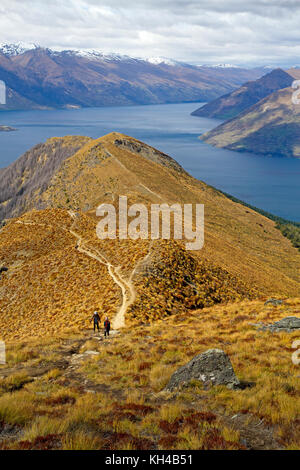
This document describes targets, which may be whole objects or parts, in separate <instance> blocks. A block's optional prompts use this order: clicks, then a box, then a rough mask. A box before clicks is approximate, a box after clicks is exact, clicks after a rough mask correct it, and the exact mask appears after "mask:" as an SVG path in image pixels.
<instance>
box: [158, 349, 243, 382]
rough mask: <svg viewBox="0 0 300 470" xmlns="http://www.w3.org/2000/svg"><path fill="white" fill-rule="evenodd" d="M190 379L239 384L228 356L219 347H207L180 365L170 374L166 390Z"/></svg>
mask: <svg viewBox="0 0 300 470" xmlns="http://www.w3.org/2000/svg"><path fill="white" fill-rule="evenodd" d="M192 379H196V380H199V381H201V382H203V383H210V384H212V385H226V386H227V387H228V388H238V387H239V386H240V381H239V380H238V378H237V377H236V375H235V373H234V370H233V367H232V364H231V361H230V359H229V357H228V356H227V354H226V353H225V352H224V351H222V350H221V349H209V350H208V351H205V352H204V353H202V354H199V355H198V356H195V357H194V358H193V359H192V360H191V361H190V362H188V363H187V364H185V365H184V366H182V367H180V368H179V369H178V370H177V371H176V372H174V374H173V375H172V377H171V379H170V381H169V383H168V385H167V386H166V390H169V391H172V390H174V389H175V388H177V387H179V386H182V385H184V384H188V383H189V382H190V381H191V380H192Z"/></svg>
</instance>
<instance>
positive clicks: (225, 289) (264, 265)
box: [0, 133, 300, 339]
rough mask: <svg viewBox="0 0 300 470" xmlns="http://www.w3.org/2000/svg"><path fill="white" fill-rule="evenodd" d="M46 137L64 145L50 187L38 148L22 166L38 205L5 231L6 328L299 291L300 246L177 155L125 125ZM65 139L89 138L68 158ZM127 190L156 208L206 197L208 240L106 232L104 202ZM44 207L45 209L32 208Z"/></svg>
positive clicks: (28, 201) (58, 326)
mask: <svg viewBox="0 0 300 470" xmlns="http://www.w3.org/2000/svg"><path fill="white" fill-rule="evenodd" d="M82 144H84V145H83V146H82ZM45 145H46V147H45V146H41V147H40V149H41V157H42V156H43V155H45V148H46V149H47V152H48V153H47V156H48V157H49V155H51V152H50V150H49V149H51V148H52V150H53V152H52V155H53V157H52V158H53V159H54V162H53V165H54V163H55V162H56V164H57V167H55V168H56V169H55V170H53V165H49V164H48V163H47V161H48V157H47V158H46V159H45V161H46V163H45V165H44V170H43V172H44V173H43V172H42V175H43V185H42V187H39V186H38V185H36V183H35V179H34V178H29V177H28V174H29V175H33V176H34V175H36V174H37V173H36V170H37V166H39V165H40V163H39V158H38V151H37V150H35V151H34V152H33V154H32V153H30V154H29V155H30V158H29V162H30V163H31V165H32V166H31V167H30V168H28V169H27V171H26V168H23V173H21V174H25V175H26V178H27V181H29V182H30V183H31V184H32V189H33V188H34V191H33V190H32V191H31V192H30V189H29V187H28V194H29V193H30V194H31V197H30V198H24V200H23V203H22V204H23V205H22V210H23V211H24V212H26V213H25V214H24V215H21V216H20V217H18V218H14V219H11V220H8V221H7V222H6V225H5V226H4V227H3V228H2V229H1V232H0V265H2V266H5V267H6V268H8V271H6V272H4V273H2V275H1V280H0V293H1V296H0V312H1V313H0V324H1V336H2V337H4V338H14V339H21V338H23V337H28V336H30V335H32V334H33V332H34V334H36V335H45V334H54V333H56V332H59V331H65V330H68V329H74V328H75V329H76V328H77V329H78V328H83V327H84V326H85V325H86V324H87V321H89V318H90V316H91V313H92V312H93V310H94V309H99V311H100V312H101V314H102V315H104V314H108V315H109V316H110V317H112V318H113V320H114V325H115V326H116V325H117V326H122V325H124V320H125V319H126V322H129V321H131V322H145V321H149V320H150V321H152V320H155V319H158V318H162V317H165V316H168V315H172V314H175V313H181V314H183V315H186V314H187V313H188V312H189V311H192V310H195V309H196V308H201V307H206V306H211V305H213V304H215V303H220V302H224V301H234V300H240V299H243V298H248V299H251V298H253V297H256V296H258V295H276V294H278V295H281V296H291V295H296V294H297V292H299V281H300V280H299V272H300V269H299V268H300V253H299V252H298V251H297V249H296V248H293V247H292V244H291V243H290V241H289V240H287V239H286V238H284V237H283V235H282V234H281V233H280V231H279V230H277V229H276V228H275V223H274V222H272V221H271V220H269V219H267V218H265V217H263V216H261V215H260V214H258V213H256V212H254V211H252V210H251V209H248V208H245V207H244V206H242V205H240V204H237V203H234V202H232V201H230V200H229V199H228V198H226V197H225V196H224V195H222V194H220V193H219V192H217V191H216V190H214V189H213V188H211V187H208V186H207V185H205V184H204V183H202V182H200V181H197V180H195V179H194V178H192V177H191V176H189V175H188V174H187V173H186V172H185V171H184V170H183V169H182V168H181V167H180V166H179V165H178V164H177V163H176V162H175V161H174V160H173V159H171V158H170V157H168V156H167V155H165V154H163V153H161V152H159V151H158V150H156V149H153V148H152V147H149V146H147V145H146V144H144V143H142V142H139V141H137V140H135V139H133V138H131V137H128V136H125V135H122V134H118V133H112V134H109V135H107V136H104V137H101V138H100V139H97V140H91V139H85V138H79V137H75V138H74V141H73V142H72V138H70V137H68V138H63V139H54V140H50V141H48V142H47V144H45ZM63 145H67V149H68V151H69V150H70V149H71V148H72V146H73V150H74V149H76V147H80V148H79V150H78V151H77V152H76V150H74V151H75V153H74V154H73V155H71V156H70V157H67V158H64V157H66V154H64V155H63V156H61V155H62V154H61V153H60V152H61V147H62V146H63ZM49 146H50V147H49ZM22 158H23V160H24V157H22ZM50 160H51V157H50ZM32 162H36V164H35V165H33V163H32ZM15 165H16V168H18V162H16V164H15ZM8 170H9V169H7V171H8ZM46 170H47V171H46ZM13 182H14V181H13ZM20 183H22V181H21V180H20ZM9 186H10V185H8V186H7V189H9ZM21 192H22V191H21ZM24 193H25V189H24ZM119 195H127V196H128V204H132V203H135V202H140V203H141V202H142V203H144V204H146V205H147V206H148V205H149V204H151V203H157V204H161V203H163V202H166V203H174V202H177V203H181V204H183V203H203V204H204V205H205V245H204V248H203V249H202V250H200V251H198V252H197V251H186V249H185V243H184V240H182V241H175V240H172V239H171V240H169V241H168V240H165V241H164V240H156V241H153V242H151V241H150V240H148V239H144V240H143V239H140V240H136V241H133V240H131V239H128V240H119V239H118V238H116V239H108V240H99V239H98V238H97V235H96V225H97V223H98V221H99V219H98V218H97V217H96V215H95V208H96V207H97V206H98V205H99V204H100V203H102V202H110V203H114V204H115V206H116V208H117V207H118V197H119ZM35 206H36V207H38V208H43V209H42V210H31V211H30V209H32V208H33V207H35ZM11 210H12V213H13V214H15V213H16V212H18V211H19V212H20V206H19V205H18V204H16V205H15V206H14V205H12V206H11ZM28 210H29V212H28ZM124 316H125V317H124ZM45 324H46V325H47V327H46V330H47V332H45Z"/></svg>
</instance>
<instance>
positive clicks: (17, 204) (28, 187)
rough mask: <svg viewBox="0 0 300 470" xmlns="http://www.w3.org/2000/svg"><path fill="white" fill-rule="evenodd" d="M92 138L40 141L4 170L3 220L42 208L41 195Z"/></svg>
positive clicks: (0, 179)
mask: <svg viewBox="0 0 300 470" xmlns="http://www.w3.org/2000/svg"><path fill="white" fill-rule="evenodd" d="M89 140H90V139H89V138H88V137H74V136H72V137H63V138H52V139H49V140H47V142H46V143H45V144H38V145H36V146H35V147H33V148H32V149H31V150H29V151H28V152H26V153H25V154H24V155H22V157H20V158H19V159H18V160H17V161H16V162H14V163H13V164H11V165H10V166H9V167H7V168H4V169H3V170H2V171H1V172H0V221H1V220H3V219H5V218H6V217H13V216H16V215H19V214H21V213H22V212H24V210H29V209H32V208H33V207H36V208H38V207H39V201H38V199H39V195H40V194H41V193H42V192H43V191H44V190H45V189H46V188H47V187H48V181H49V179H50V178H51V177H52V176H53V175H54V174H55V172H56V171H57V170H58V169H59V168H60V166H61V163H62V162H63V160H65V159H66V158H68V157H70V156H71V155H73V154H74V153H75V152H76V151H77V150H79V149H80V147H82V146H83V145H84V144H86V143H87V142H88V141H89Z"/></svg>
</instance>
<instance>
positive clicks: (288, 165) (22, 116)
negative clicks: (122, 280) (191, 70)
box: [0, 103, 300, 222]
mask: <svg viewBox="0 0 300 470" xmlns="http://www.w3.org/2000/svg"><path fill="white" fill-rule="evenodd" d="M199 105H200V103H198V104H197V103H184V104H168V105H156V106H134V107H111V108H87V109H78V110H77V109H76V110H53V111H9V112H0V124H3V125H8V126H12V127H16V128H17V129H18V131H16V132H8V133H5V132H0V167H5V166H7V165H9V164H10V163H11V162H13V161H14V160H16V159H17V158H18V157H19V156H20V155H22V153H24V152H25V151H26V150H28V149H29V148H31V147H32V146H34V145H35V144H37V143H39V142H43V141H45V140H46V139H47V138H49V137H53V136H63V135H88V136H90V137H93V138H96V137H100V136H102V135H104V134H107V133H109V132H112V131H119V132H123V133H125V134H128V135H131V136H132V137H135V138H137V139H140V140H143V141H144V142H146V143H148V144H150V145H153V146H154V147H157V148H158V149H159V150H162V151H163V152H165V153H168V154H169V155H171V156H172V157H173V158H175V159H176V160H177V161H178V162H179V163H180V164H181V165H182V166H183V167H184V168H185V169H186V170H187V171H188V172H189V173H190V174H192V175H193V176H194V177H196V178H198V179H201V180H203V181H205V182H206V183H208V184H210V185H212V186H215V187H216V188H219V189H221V190H223V191H225V192H227V193H229V194H232V195H233V196H236V197H237V198H239V199H242V200H243V201H246V202H248V203H250V204H252V205H254V206H256V207H259V208H261V209H264V210H267V211H269V212H272V213H273V214H276V215H279V216H281V217H284V218H286V219H290V220H294V221H298V222H300V159H285V158H279V157H273V158H269V157H263V156H259V155H255V154H248V153H243V154H242V153H236V152H231V151H229V150H222V149H217V148H214V147H211V146H209V145H207V144H205V143H203V142H201V141H200V140H199V139H198V136H199V135H200V134H202V133H203V132H206V131H208V130H210V129H212V128H213V127H215V126H216V125H217V124H218V123H219V122H220V121H216V120H215V119H205V118H198V117H195V116H191V115H190V113H191V112H192V111H194V110H195V109H196V108H197V107H199Z"/></svg>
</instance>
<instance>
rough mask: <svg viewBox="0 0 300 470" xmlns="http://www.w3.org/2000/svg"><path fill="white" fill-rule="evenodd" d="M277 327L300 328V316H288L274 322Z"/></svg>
mask: <svg viewBox="0 0 300 470" xmlns="http://www.w3.org/2000/svg"><path fill="white" fill-rule="evenodd" d="M273 326H274V327H275V328H288V329H289V330H290V329H300V318H298V317H286V318H282V319H281V320H279V321H276V322H275V323H273Z"/></svg>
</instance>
